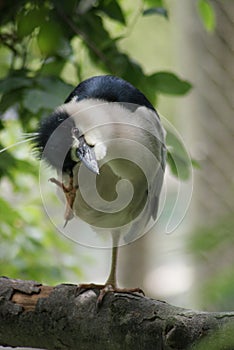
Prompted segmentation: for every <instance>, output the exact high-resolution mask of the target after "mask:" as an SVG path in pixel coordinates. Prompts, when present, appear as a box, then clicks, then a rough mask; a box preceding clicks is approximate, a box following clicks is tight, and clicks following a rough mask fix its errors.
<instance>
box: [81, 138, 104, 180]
mask: <svg viewBox="0 0 234 350" xmlns="http://www.w3.org/2000/svg"><path fill="white" fill-rule="evenodd" d="M78 140H79V147H78V148H77V150H76V156H77V157H78V158H79V159H80V161H81V162H82V163H83V164H84V165H85V166H86V167H87V168H88V169H89V170H91V171H92V172H93V173H94V174H99V167H98V163H97V159H96V156H95V152H94V148H93V147H91V146H89V145H88V144H87V142H86V141H85V139H84V136H80V137H79V138H78Z"/></svg>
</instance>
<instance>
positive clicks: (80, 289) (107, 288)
mask: <svg viewBox="0 0 234 350" xmlns="http://www.w3.org/2000/svg"><path fill="white" fill-rule="evenodd" d="M88 289H97V290H98V297H97V303H96V306H97V309H98V308H100V306H101V305H102V302H103V299H104V297H105V296H106V294H107V293H127V294H135V293H137V294H141V295H143V296H144V295H145V293H144V292H143V290H142V289H140V288H117V287H115V286H113V285H112V284H106V285H103V284H94V283H90V284H80V285H78V286H77V292H76V296H78V295H80V294H82V293H84V292H85V291H86V290H88Z"/></svg>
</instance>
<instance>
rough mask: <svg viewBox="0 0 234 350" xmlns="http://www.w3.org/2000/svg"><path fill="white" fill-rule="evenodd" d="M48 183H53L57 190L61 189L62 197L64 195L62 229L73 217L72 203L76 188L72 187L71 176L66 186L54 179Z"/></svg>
mask: <svg viewBox="0 0 234 350" xmlns="http://www.w3.org/2000/svg"><path fill="white" fill-rule="evenodd" d="M50 182H52V183H54V184H55V185H57V186H58V187H59V188H61V189H62V191H63V193H64V195H65V198H66V209H65V214H64V219H65V223H64V225H63V227H65V226H66V225H67V223H68V221H70V220H71V219H72V218H73V216H74V214H73V204H74V201H75V198H76V191H77V186H74V185H73V177H72V176H70V179H69V184H68V186H65V185H64V183H63V182H61V181H59V180H57V179H55V178H54V177H52V178H50Z"/></svg>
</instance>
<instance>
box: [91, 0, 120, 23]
mask: <svg viewBox="0 0 234 350" xmlns="http://www.w3.org/2000/svg"><path fill="white" fill-rule="evenodd" d="M98 9H100V10H101V11H102V12H104V13H105V14H106V15H107V16H109V17H110V18H112V19H114V20H115V21H118V22H120V23H122V24H126V21H125V17H124V13H123V11H122V9H121V7H120V5H119V3H118V2H117V1H115V0H111V1H110V0H103V1H102V2H101V4H100V5H99V7H98Z"/></svg>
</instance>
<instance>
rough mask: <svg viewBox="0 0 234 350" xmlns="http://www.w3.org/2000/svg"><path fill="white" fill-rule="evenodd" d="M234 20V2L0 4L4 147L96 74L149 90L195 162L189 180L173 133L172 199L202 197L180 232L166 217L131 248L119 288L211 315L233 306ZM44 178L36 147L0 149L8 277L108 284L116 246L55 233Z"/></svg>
mask: <svg viewBox="0 0 234 350" xmlns="http://www.w3.org/2000/svg"><path fill="white" fill-rule="evenodd" d="M233 15H234V7H233V2H232V1H230V0H227V1H225V2H223V1H221V0H215V1H208V0H197V1H192V0H180V1H173V0H168V1H166V0H165V1H163V0H145V1H143V0H142V1H141V0H139V1H134V2H133V1H130V0H129V1H123V0H115V1H112V0H97V1H92V0H86V1H84V0H79V1H78V0H71V1H66V2H65V1H62V0H61V1H52V0H48V1H26V0H21V1H17V2H14V3H12V4H9V1H1V2H0V45H1V46H0V78H1V80H0V96H1V101H0V113H1V117H0V118H1V119H0V147H1V149H3V148H4V147H7V146H10V145H12V144H14V143H15V142H17V141H20V140H23V139H24V138H23V136H24V133H27V134H28V135H29V136H30V133H33V132H34V131H35V130H36V126H37V123H38V120H40V119H41V118H42V117H44V116H46V115H48V114H49V113H50V112H51V111H52V110H53V109H54V108H55V107H56V106H57V105H60V104H62V103H63V101H64V100H65V98H66V97H67V95H68V94H69V93H70V91H71V90H72V89H73V87H74V86H76V85H77V84H78V83H79V82H80V81H82V80H84V79H86V78H87V77H90V76H92V75H98V74H114V75H118V76H121V77H122V78H124V79H126V80H128V81H130V82H131V83H132V84H134V85H135V86H136V87H138V88H139V89H141V90H142V91H143V92H144V93H145V94H146V96H147V97H148V98H149V99H150V100H151V102H152V103H153V104H154V105H155V106H156V108H157V109H158V110H159V112H160V113H161V114H162V115H163V116H165V117H166V118H167V119H168V120H169V121H170V122H171V123H172V124H173V125H174V126H175V128H176V129H177V130H179V133H180V135H181V137H182V139H183V140H184V144H185V146H186V149H187V151H188V152H189V153H190V155H191V158H192V159H195V160H196V161H194V164H195V165H196V166H195V167H194V177H192V173H191V172H190V171H189V169H190V168H189V167H190V164H189V163H188V162H187V160H186V158H185V157H184V154H183V152H182V154H181V153H180V151H179V149H178V147H177V146H178V142H179V145H180V141H179V140H178V139H175V140H174V139H173V138H171V137H169V136H170V133H169V134H168V135H169V136H168V140H167V142H168V146H169V149H170V154H171V155H172V158H170V157H169V159H168V163H169V164H168V169H167V174H166V176H167V180H166V183H167V187H168V195H169V196H172V197H173V196H175V195H176V190H175V189H176V188H178V184H181V186H182V189H183V190H184V191H189V190H191V186H192V185H193V196H192V201H191V204H190V207H189V210H188V211H187V213H186V215H185V218H184V220H183V222H182V223H181V224H180V225H179V226H178V227H177V228H176V229H175V230H174V231H173V234H170V235H167V234H164V229H163V228H162V227H163V224H162V223H160V222H159V225H158V227H156V229H155V230H154V231H153V232H150V233H149V234H148V235H146V237H144V238H143V239H140V240H138V241H137V242H136V243H134V244H133V245H132V246H131V247H123V249H122V250H121V258H122V259H121V261H122V262H121V264H120V269H119V275H120V277H119V279H120V284H122V285H126V286H128V285H129V286H136V285H137V286H140V287H141V288H143V289H144V290H145V291H146V293H147V294H149V295H152V296H154V297H158V298H161V299H166V300H167V301H169V302H173V303H175V304H179V305H180V306H186V307H196V308H200V309H204V310H231V309H233V308H234V298H233V294H234V275H233V262H234V255H233V247H234V242H233V237H234V236H233V226H234V222H233V221H234V216H233V212H234V199H233V197H234V196H233V162H232V160H233V153H234V147H233V132H234V126H233V109H234V105H233V101H234V98H233V92H232V90H233V81H234V80H233V78H234V72H233V47H234V46H233V29H234V24H233V21H232V19H231V18H233ZM22 135H23V136H22ZM25 137H26V136H25ZM173 159H174V161H175V163H174V162H173ZM198 163H199V166H198ZM175 164H176V166H177V167H179V168H180V173H181V174H184V176H182V178H179V179H178V178H177V175H178V168H176V167H175ZM38 176H39V162H38V160H37V159H36V158H35V156H34V155H33V152H32V147H31V146H30V144H29V143H22V144H20V145H17V146H16V147H14V148H10V149H7V150H6V151H5V152H1V153H0V191H1V192H0V193H1V198H0V239H1V241H0V242H1V243H0V275H5V276H9V277H12V278H22V279H36V280H39V281H41V282H43V283H48V284H55V283H61V282H73V283H76V282H77V283H78V282H79V283H81V282H86V281H92V282H100V283H101V282H103V281H104V280H105V278H106V275H107V274H108V270H106V269H107V266H109V265H108V263H107V260H108V259H110V257H109V255H110V251H101V250H94V249H91V248H88V247H82V246H79V245H77V244H75V243H74V242H72V241H70V240H68V239H66V238H65V237H63V236H62V235H60V234H59V233H58V232H56V229H55V227H54V226H53V224H52V223H51V222H50V221H49V219H48V218H47V216H46V214H45V212H44V210H43V203H42V200H41V197H40V190H39V179H38ZM192 183H193V184H192ZM183 186H184V187H183ZM186 186H187V187H186ZM48 200H50V201H51V205H53V201H54V192H53V189H52V190H51V193H48ZM169 216H170V208H169V207H168V208H166V214H164V218H163V219H162V221H164V222H165V221H166V220H168V218H169ZM95 279H96V280H95Z"/></svg>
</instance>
